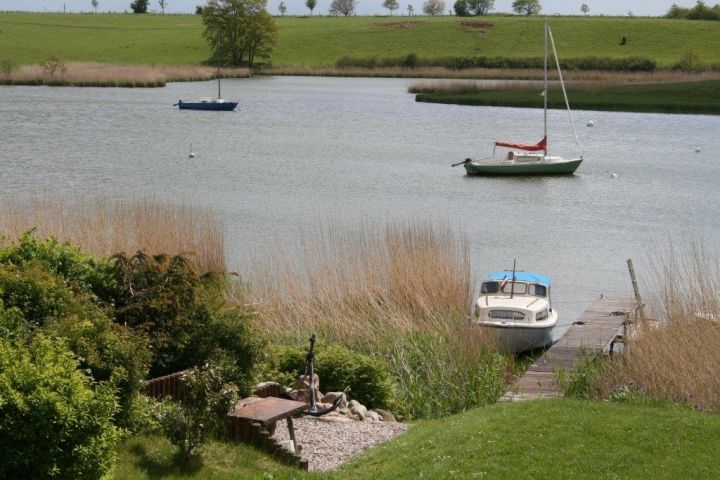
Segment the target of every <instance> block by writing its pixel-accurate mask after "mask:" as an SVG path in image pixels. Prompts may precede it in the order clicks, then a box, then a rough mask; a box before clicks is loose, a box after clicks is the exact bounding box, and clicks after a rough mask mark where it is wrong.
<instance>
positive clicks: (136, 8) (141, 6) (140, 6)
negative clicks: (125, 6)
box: [130, 0, 150, 13]
mask: <svg viewBox="0 0 720 480" xmlns="http://www.w3.org/2000/svg"><path fill="white" fill-rule="evenodd" d="M148 3H150V0H135V1H134V2H132V3H131V4H130V8H131V9H132V11H133V13H147V9H148Z"/></svg>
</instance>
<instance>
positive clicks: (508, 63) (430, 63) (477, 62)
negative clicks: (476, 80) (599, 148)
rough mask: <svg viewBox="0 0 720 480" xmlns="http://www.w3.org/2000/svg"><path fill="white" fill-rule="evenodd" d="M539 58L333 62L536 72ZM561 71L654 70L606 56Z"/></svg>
mask: <svg viewBox="0 0 720 480" xmlns="http://www.w3.org/2000/svg"><path fill="white" fill-rule="evenodd" d="M543 63H544V61H543V58H542V57H527V58H510V57H484V56H480V57H457V56H448V57H435V58H420V57H418V56H417V55H416V54H414V53H409V54H407V55H404V56H399V57H383V58H380V57H378V56H376V55H373V56H370V57H351V56H344V57H342V58H341V59H339V60H338V61H337V62H335V66H336V67H338V68H351V67H360V68H393V67H394V68H421V67H440V68H446V69H448V70H468V69H473V68H490V69H521V70H522V69H528V70H530V69H539V68H543ZM560 66H561V68H562V69H563V70H595V71H624V72H651V71H653V70H657V68H658V65H657V62H656V61H655V60H651V59H649V58H644V57H626V58H608V57H580V58H568V59H564V60H561V61H560Z"/></svg>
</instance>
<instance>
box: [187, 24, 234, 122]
mask: <svg viewBox="0 0 720 480" xmlns="http://www.w3.org/2000/svg"><path fill="white" fill-rule="evenodd" d="M217 57H218V62H217V81H218V94H217V97H200V100H198V101H193V102H183V101H182V100H178V103H176V104H175V105H173V106H177V107H178V108H179V109H180V110H215V111H221V112H232V111H234V110H235V109H236V108H237V106H238V102H228V101H225V100H223V98H222V95H221V94H220V32H219V31H218V34H217Z"/></svg>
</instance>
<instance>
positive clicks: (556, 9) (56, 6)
mask: <svg viewBox="0 0 720 480" xmlns="http://www.w3.org/2000/svg"><path fill="white" fill-rule="evenodd" d="M383 1H384V0H359V2H358V4H357V7H356V9H355V10H356V13H357V14H358V15H387V14H388V11H387V10H386V9H384V8H382V4H383ZM423 1H424V0H398V3H400V10H398V11H396V12H395V15H398V14H400V13H407V5H408V4H411V5H412V6H413V7H414V10H415V12H416V13H418V12H420V11H421V10H422V4H423ZM98 2H99V4H100V5H99V7H98V11H99V12H124V11H126V10H127V11H130V3H131V2H132V0H98ZM331 2H332V0H317V6H316V7H315V10H314V14H323V15H324V14H327V11H328V8H329V7H330V3H331ZM284 3H285V7H287V13H286V15H305V14H307V13H308V12H309V10H308V9H307V7H305V0H284ZM454 3H455V0H445V5H446V9H452V5H453V4H454ZM512 3H513V0H495V9H494V10H492V11H491V12H492V13H496V12H507V13H510V12H512V7H511V6H512ZM583 3H586V4H587V5H588V6H589V7H590V15H601V14H602V15H620V16H627V15H629V14H632V15H635V16H654V17H659V16H662V15H664V14H665V13H667V11H668V10H669V9H670V6H671V5H672V4H673V3H676V4H678V5H679V6H681V7H692V6H694V5H695V3H696V0H540V4H541V5H542V6H543V13H547V14H549V15H552V14H556V13H559V14H562V15H581V12H580V6H581V5H582V4H583ZM706 3H708V4H714V3H715V2H713V1H708V2H706ZM202 4H205V1H204V0H166V7H165V12H167V13H194V12H195V6H196V5H202ZM279 5H280V0H268V7H267V8H268V12H270V13H271V14H273V15H276V14H278V6H279ZM17 10H20V11H33V12H45V11H47V12H62V11H63V10H64V11H66V12H74V13H79V12H90V11H92V6H91V4H90V0H0V11H17ZM151 10H157V11H158V12H160V5H159V3H158V0H150V4H149V8H148V11H151ZM0 21H2V18H1V17H0Z"/></svg>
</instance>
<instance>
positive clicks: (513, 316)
mask: <svg viewBox="0 0 720 480" xmlns="http://www.w3.org/2000/svg"><path fill="white" fill-rule="evenodd" d="M550 285H551V282H550V279H549V278H548V277H546V276H545V275H540V274H536V273H529V272H520V271H514V270H509V271H502V272H495V273H491V274H490V275H488V276H487V278H485V280H484V281H483V283H482V286H481V288H480V295H479V296H478V299H477V302H476V303H475V308H474V312H473V315H472V322H473V323H474V324H476V325H479V326H480V327H481V328H482V329H483V333H485V334H487V335H488V336H489V337H490V338H491V339H492V340H493V341H494V342H495V343H496V344H497V346H498V348H499V349H500V350H501V351H503V352H506V353H519V352H524V351H526V350H533V349H537V348H543V347H547V346H549V345H551V344H552V343H553V333H554V329H555V326H556V325H557V322H558V314H557V312H556V311H555V310H554V309H553V308H552V304H551V302H550Z"/></svg>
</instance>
